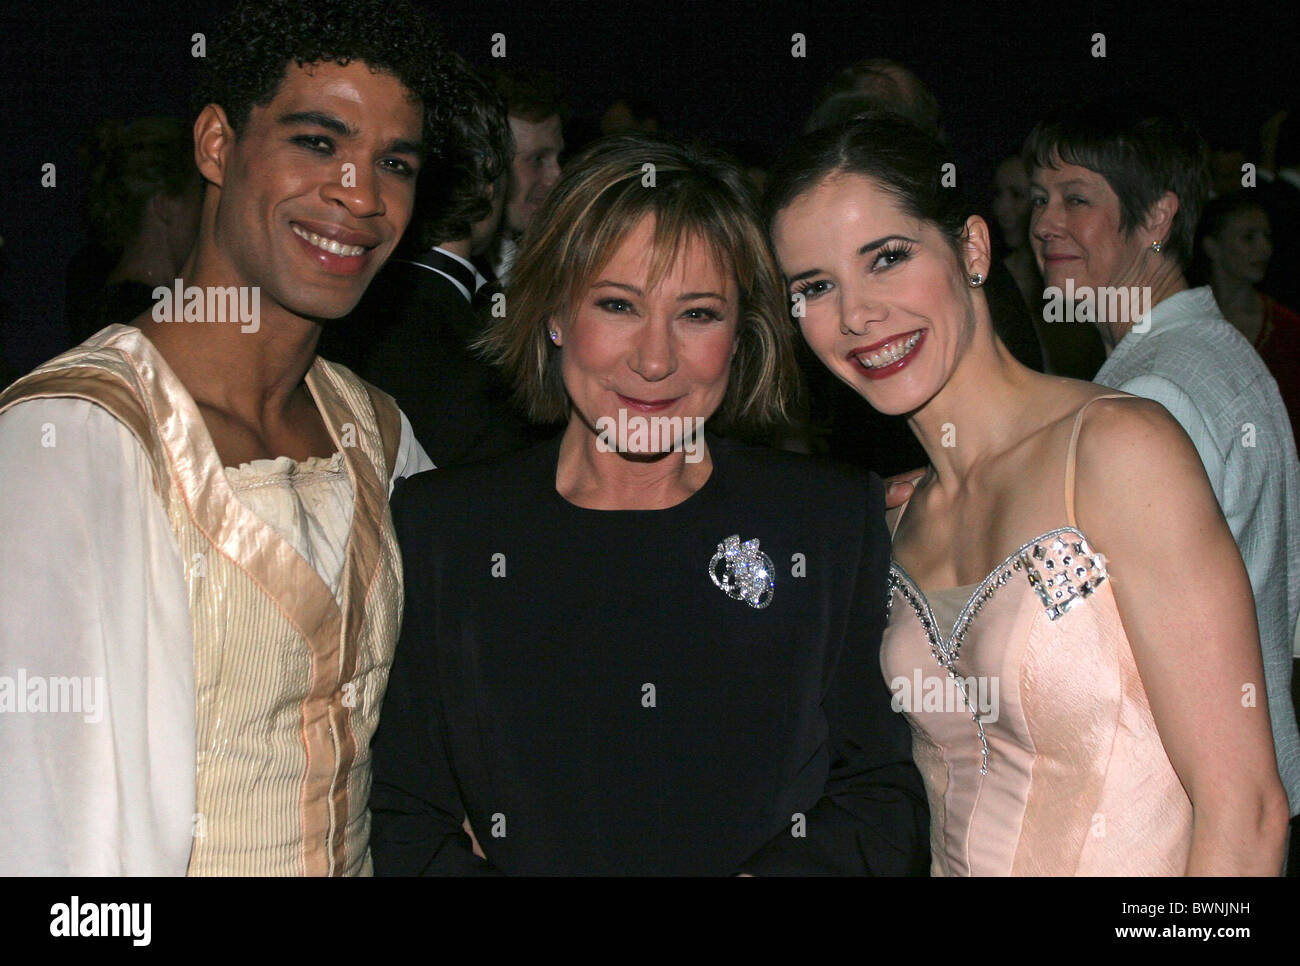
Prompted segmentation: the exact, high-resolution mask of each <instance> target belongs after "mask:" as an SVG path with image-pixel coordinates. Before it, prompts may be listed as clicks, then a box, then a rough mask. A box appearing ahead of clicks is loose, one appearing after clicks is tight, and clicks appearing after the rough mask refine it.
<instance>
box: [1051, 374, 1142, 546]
mask: <svg viewBox="0 0 1300 966" xmlns="http://www.w3.org/2000/svg"><path fill="white" fill-rule="evenodd" d="M1129 398H1132V397H1130V396H1129V394H1128V393H1124V392H1109V393H1106V394H1105V395H1102V396H1093V397H1092V398H1091V399H1089V400H1088V401H1087V402H1086V403H1084V404H1083V405H1082V406H1080V407H1079V411H1078V412H1077V413H1075V414H1074V430H1073V432H1071V433H1070V451H1069V453H1068V454H1066V457H1065V519H1066V520H1067V521H1068V522H1069V524H1070V526H1072V527H1078V523H1077V522H1076V521H1075V519H1074V462H1075V450H1076V449H1077V448H1078V446H1079V429H1080V428H1081V427H1082V426H1083V412H1084V410H1085V409H1087V408H1088V407H1089V406H1091V405H1092V404H1093V403H1095V402H1096V401H1097V400H1098V399H1129Z"/></svg>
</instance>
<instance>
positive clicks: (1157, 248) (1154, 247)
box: [1151, 241, 1165, 255]
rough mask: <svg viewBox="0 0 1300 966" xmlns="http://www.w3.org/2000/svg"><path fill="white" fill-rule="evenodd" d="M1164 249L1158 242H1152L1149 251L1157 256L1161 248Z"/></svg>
mask: <svg viewBox="0 0 1300 966" xmlns="http://www.w3.org/2000/svg"><path fill="white" fill-rule="evenodd" d="M1164 247H1165V246H1164V245H1162V244H1160V242H1158V241H1153V242H1152V243H1151V250H1152V251H1153V252H1155V253H1156V254H1157V255H1159V254H1160V249H1162V248H1164Z"/></svg>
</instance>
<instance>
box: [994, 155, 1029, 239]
mask: <svg viewBox="0 0 1300 966" xmlns="http://www.w3.org/2000/svg"><path fill="white" fill-rule="evenodd" d="M993 217H994V218H996V219H997V222H998V228H999V229H1001V231H1002V240H1003V241H1004V242H1006V245H1007V248H1009V249H1011V250H1012V251H1015V250H1016V249H1017V248H1020V247H1022V246H1024V245H1025V244H1027V243H1028V241H1029V175H1027V174H1025V166H1024V164H1023V162H1021V160H1020V159H1019V158H1018V157H1014V158H1007V159H1006V160H1005V161H1003V162H1002V163H1001V164H999V165H998V170H997V172H996V173H995V174H994V176H993Z"/></svg>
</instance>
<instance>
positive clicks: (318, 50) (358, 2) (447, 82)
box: [194, 0, 455, 157]
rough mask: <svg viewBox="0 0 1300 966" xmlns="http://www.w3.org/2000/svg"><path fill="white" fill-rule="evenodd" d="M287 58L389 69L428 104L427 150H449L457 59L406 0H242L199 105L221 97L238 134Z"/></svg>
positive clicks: (208, 64)
mask: <svg viewBox="0 0 1300 966" xmlns="http://www.w3.org/2000/svg"><path fill="white" fill-rule="evenodd" d="M290 61H292V62H294V63H296V64H297V65H298V66H299V67H303V66H306V65H307V64H316V63H334V64H339V65H340V66H347V64H349V63H351V62H352V61H361V62H363V63H365V64H367V65H368V66H369V67H370V68H371V70H378V71H383V72H384V73H387V74H391V75H392V76H394V77H396V78H397V79H398V80H399V81H401V82H402V84H403V85H405V87H406V88H407V90H409V91H410V92H411V93H412V94H413V95H415V96H416V97H418V98H419V99H420V101H421V103H422V104H423V107H424V132H423V137H424V141H425V146H426V150H427V151H428V153H429V155H430V156H431V157H437V156H439V155H441V154H442V153H443V152H444V151H445V149H446V142H447V139H448V133H447V126H448V119H449V117H450V112H451V109H452V107H453V102H454V90H455V78H454V65H453V62H452V60H451V57H450V55H449V53H448V51H447V48H446V46H445V45H444V43H443V40H442V36H441V34H440V32H439V31H438V29H437V27H436V25H435V24H434V23H433V22H432V21H431V20H430V19H429V18H428V17H427V16H426V15H425V14H424V12H423V11H422V10H420V9H418V8H417V7H416V6H415V5H414V4H413V3H411V2H409V0H315V2H311V3H304V2H302V0H244V2H241V3H240V4H239V5H238V6H237V7H235V9H234V10H232V11H231V13H230V15H229V16H228V17H227V18H226V20H225V21H223V23H222V25H221V28H220V31H219V33H218V34H217V36H216V37H215V38H214V39H213V41H212V42H211V45H210V48H209V50H208V56H207V57H206V58H205V59H204V64H203V68H202V74H201V79H200V81H199V84H198V87H197V89H196V91H195V98H194V110H195V113H197V112H198V111H200V110H202V109H203V108H204V107H205V106H207V105H208V104H219V105H221V107H222V109H223V110H224V111H225V112H226V117H227V119H228V120H229V121H230V124H231V126H232V127H234V129H235V134H236V136H238V134H239V132H240V130H241V129H242V128H243V127H244V125H245V124H246V123H247V122H248V117H249V114H250V112H251V111H252V109H253V107H254V106H258V107H264V106H265V105H267V104H269V103H270V102H271V101H272V100H273V99H274V98H275V95H276V92H277V91H278V90H279V89H280V83H281V81H282V80H283V79H284V75H285V70H286V68H287V67H288V65H289V63H290Z"/></svg>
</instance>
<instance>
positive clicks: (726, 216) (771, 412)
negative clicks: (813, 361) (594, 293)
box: [477, 134, 799, 430]
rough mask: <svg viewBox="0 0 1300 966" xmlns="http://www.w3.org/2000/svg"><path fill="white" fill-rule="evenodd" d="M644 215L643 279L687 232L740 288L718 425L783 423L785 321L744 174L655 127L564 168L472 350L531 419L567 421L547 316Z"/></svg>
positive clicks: (567, 313)
mask: <svg viewBox="0 0 1300 966" xmlns="http://www.w3.org/2000/svg"><path fill="white" fill-rule="evenodd" d="M646 216H653V217H654V224H655V232H654V242H653V245H654V250H653V253H652V256H651V263H650V279H649V283H650V285H652V286H653V285H656V284H658V283H659V281H660V280H661V279H662V278H663V277H664V276H665V275H666V274H667V273H668V271H669V270H670V269H671V267H672V264H673V260H674V258H675V257H676V255H677V253H678V251H679V250H680V247H681V246H682V244H683V243H684V242H685V241H686V240H687V239H690V238H698V239H700V240H701V241H703V242H704V244H705V245H706V246H707V248H708V249H709V251H711V252H712V254H713V256H714V257H715V258H716V259H718V262H719V264H721V265H722V266H724V267H725V268H728V269H730V270H731V272H732V274H733V275H734V276H735V278H736V281H737V284H738V287H739V290H740V315H739V324H738V326H737V330H736V339H737V345H736V352H735V354H734V356H733V357H732V360H731V369H730V373H729V376H728V382H727V391H726V394H725V395H724V396H723V399H722V403H721V404H720V405H719V407H718V410H717V412H716V413H715V414H714V417H713V418H714V419H715V420H716V422H715V423H714V425H715V427H718V428H722V429H724V430H726V429H728V428H733V429H737V430H759V429H763V428H767V427H772V426H778V425H782V424H786V423H789V422H791V421H792V418H793V415H794V414H793V407H794V405H795V399H796V398H797V396H798V393H799V376H798V369H797V366H796V363H795V356H794V341H793V326H792V325H791V324H790V319H789V310H788V307H787V305H786V302H785V294H784V288H783V286H782V284H781V275H780V271H779V270H778V269H777V266H776V263H775V261H773V259H772V255H771V252H770V251H769V249H768V247H767V240H766V237H765V234H764V232H763V229H762V223H761V221H760V220H759V216H758V212H757V210H756V208H755V205H754V201H753V199H752V197H751V195H750V192H749V190H748V188H747V187H746V185H745V182H744V179H743V176H742V175H741V174H740V172H739V170H738V169H737V168H736V167H735V165H733V164H732V163H731V162H730V161H728V160H726V159H725V158H723V157H722V156H720V155H716V154H713V153H711V152H708V151H706V150H704V149H700V148H694V147H688V146H686V145H683V144H680V143H678V142H676V141H674V140H671V139H669V138H666V137H664V136H662V135H651V134H626V135H620V136H617V137H611V138H606V139H604V140H602V141H599V142H597V143H596V144H595V145H593V146H592V147H591V148H589V149H588V150H587V151H585V152H583V154H582V155H580V156H579V157H578V158H577V159H576V160H574V161H573V162H572V163H571V164H570V165H569V166H567V167H566V168H565V170H564V174H563V176H562V177H561V178H560V180H559V182H558V183H557V184H556V186H555V187H554V188H553V189H552V190H551V193H550V195H549V196H548V197H547V199H546V202H545V204H544V205H543V206H542V209H541V210H540V211H539V212H538V213H537V214H536V215H535V216H534V217H533V221H532V225H531V226H530V227H529V230H528V232H527V233H526V235H525V237H524V239H523V243H522V247H521V249H520V252H519V256H518V259H517V261H516V262H515V265H514V269H513V276H512V282H511V284H510V286H509V288H508V289H507V293H506V311H505V315H504V317H503V318H500V319H497V320H495V321H494V322H493V324H492V325H491V327H490V328H489V329H488V331H487V332H486V334H485V335H484V336H483V337H482V338H481V339H480V340H479V341H478V343H477V348H478V349H479V350H480V351H481V352H482V353H483V354H484V356H485V357H486V358H488V359H489V360H490V361H492V362H493V363H495V364H496V365H498V366H500V367H501V368H502V369H503V370H504V371H505V373H506V375H507V377H508V378H509V380H510V382H511V384H512V385H513V388H514V391H515V395H516V398H517V400H518V401H519V403H520V404H521V406H522V407H523V409H524V410H525V411H526V412H527V413H528V415H529V417H530V418H531V419H533V420H535V421H536V422H540V423H551V422H557V421H560V420H565V419H568V416H569V401H568V395H567V393H566V391H565V388H564V380H563V376H562V373H561V367H560V350H558V349H556V348H555V347H553V346H552V345H551V341H550V338H549V331H548V330H549V329H550V325H551V320H552V319H556V318H558V319H569V318H571V317H572V315H573V312H574V311H575V309H576V306H577V305H578V302H579V300H580V299H581V298H582V296H583V295H584V294H585V292H586V290H587V289H588V288H589V287H590V285H591V284H592V283H593V282H594V281H595V279H596V277H597V275H598V273H599V272H600V271H601V269H603V268H604V267H605V266H606V265H607V264H608V263H609V260H610V259H611V258H612V257H613V255H614V254H615V252H616V250H617V248H618V246H619V245H620V244H621V243H622V241H623V239H624V238H626V237H627V235H628V233H629V232H631V231H632V229H634V228H635V227H636V226H637V225H639V224H640V223H641V221H642V220H643V219H644V218H645V217H646Z"/></svg>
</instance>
